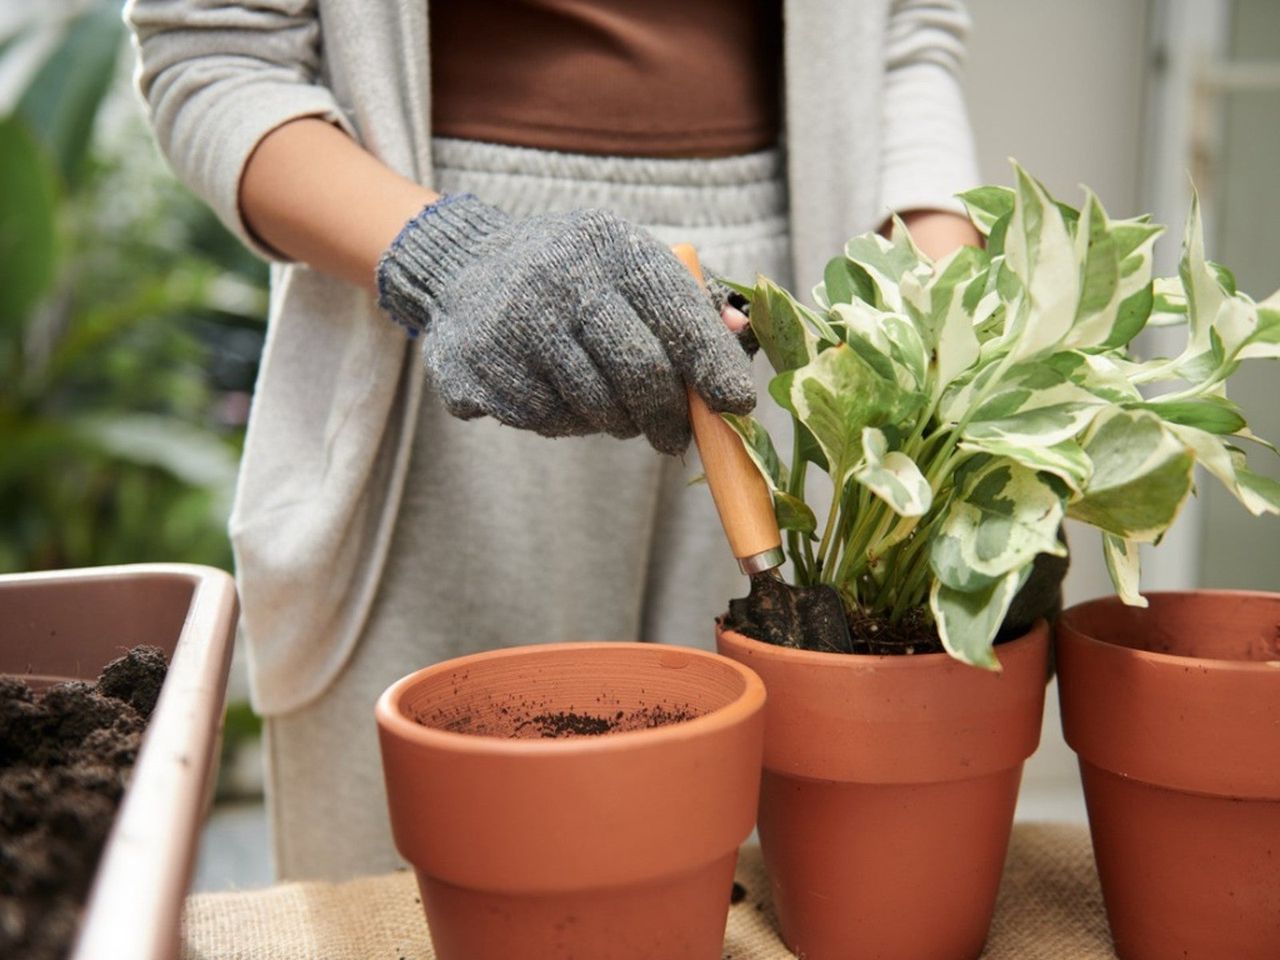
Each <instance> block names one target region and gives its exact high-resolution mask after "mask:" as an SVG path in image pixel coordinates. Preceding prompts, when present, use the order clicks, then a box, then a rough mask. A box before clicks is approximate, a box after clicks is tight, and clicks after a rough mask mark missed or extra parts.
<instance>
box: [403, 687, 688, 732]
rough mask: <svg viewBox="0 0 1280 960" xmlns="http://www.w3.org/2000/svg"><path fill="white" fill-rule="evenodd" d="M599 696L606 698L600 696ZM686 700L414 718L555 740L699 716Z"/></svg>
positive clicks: (471, 729)
mask: <svg viewBox="0 0 1280 960" xmlns="http://www.w3.org/2000/svg"><path fill="white" fill-rule="evenodd" d="M600 699H601V700H604V699H606V698H604V697H601V698H600ZM700 715H701V714H699V713H698V711H697V710H695V709H693V708H692V707H691V706H689V705H688V704H682V705H679V706H665V705H663V704H654V705H652V706H648V707H635V708H633V709H629V710H627V709H616V710H613V711H612V712H604V713H586V712H579V711H575V710H574V709H573V708H570V709H568V710H550V709H547V708H546V707H545V705H539V706H530V705H528V704H525V705H514V704H513V705H512V706H510V707H505V706H504V707H499V708H498V709H497V710H496V711H484V712H481V711H476V712H472V711H464V712H462V713H460V714H458V713H455V712H453V709H449V708H446V709H444V710H437V711H435V712H422V713H419V714H418V715H417V716H416V717H415V718H414V719H415V720H417V722H418V723H420V724H422V725H423V726H425V727H436V728H438V729H441V730H448V731H450V732H451V733H466V734H470V735H471V736H478V737H502V738H503V739H508V740H536V739H544V740H559V739H564V738H567V737H598V736H603V735H605V734H609V733H626V732H628V731H631V730H651V729H653V728H655V727H665V726H668V725H669V724H673V723H683V722H684V721H686V720H693V719H695V718H696V717H698V716H700Z"/></svg>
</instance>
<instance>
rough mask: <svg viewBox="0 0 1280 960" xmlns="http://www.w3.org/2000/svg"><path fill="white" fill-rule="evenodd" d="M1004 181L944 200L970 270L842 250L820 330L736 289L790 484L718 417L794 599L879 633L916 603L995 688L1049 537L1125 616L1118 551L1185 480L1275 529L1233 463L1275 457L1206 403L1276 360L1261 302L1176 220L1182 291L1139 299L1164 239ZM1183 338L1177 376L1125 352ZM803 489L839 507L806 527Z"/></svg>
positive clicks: (899, 245) (1173, 503)
mask: <svg viewBox="0 0 1280 960" xmlns="http://www.w3.org/2000/svg"><path fill="white" fill-rule="evenodd" d="M1014 171H1015V185H1014V187H1013V188H1007V187H996V186H993V187H982V188H980V189H977V190H973V191H971V192H969V193H967V194H964V195H963V196H962V199H963V201H964V203H965V205H966V207H967V208H968V211H969V215H970V218H971V219H972V220H973V222H974V224H975V225H976V226H977V227H978V229H979V230H980V231H981V232H982V233H983V234H984V235H985V236H986V238H987V240H986V248H985V249H981V250H980V249H976V248H972V247H965V248H962V249H960V250H958V251H956V252H955V253H953V254H951V255H950V256H948V257H946V258H945V259H943V260H940V261H937V262H934V261H932V260H930V259H929V258H928V257H926V256H925V255H924V254H922V253H921V252H920V251H919V250H918V249H917V248H916V247H915V246H914V245H913V244H912V243H911V240H910V238H909V236H908V235H907V232H906V230H905V229H902V227H901V225H899V227H898V229H897V230H896V231H895V239H894V240H893V241H892V242H890V241H888V240H886V239H884V238H882V237H880V236H878V235H875V234H867V235H864V236H860V237H856V238H854V239H853V240H850V241H849V243H848V244H847V246H846V247H845V252H844V256H841V257H837V258H835V259H834V260H832V261H831V263H830V264H829V265H828V266H827V269H826V272H825V276H824V280H823V282H822V283H821V284H819V285H818V286H817V288H816V289H815V290H814V298H815V300H816V302H817V303H818V304H819V305H820V307H821V309H816V310H815V309H811V308H809V307H807V306H805V305H804V304H802V303H800V302H799V301H798V300H797V299H796V298H795V297H793V296H792V295H790V294H789V293H788V292H787V291H785V290H783V289H782V288H781V287H779V286H778V285H777V284H775V283H772V282H771V281H769V280H767V279H764V278H761V279H760V280H759V281H758V282H757V284H756V285H755V287H754V288H740V290H741V292H742V293H743V294H745V295H747V296H749V297H750V300H751V326H752V329H753V330H754V332H755V335H756V337H757V338H758V340H759V342H760V345H761V348H762V349H763V351H764V353H765V354H766V355H767V356H768V359H769V362H770V363H771V364H772V366H773V368H774V370H775V371H776V376H775V377H774V379H773V380H772V382H771V383H770V385H769V393H770V394H771V395H772V397H773V398H774V400H776V401H777V403H779V404H780V405H781V406H782V407H783V408H785V409H786V410H787V411H789V412H790V414H791V416H792V419H793V422H794V424H795V440H794V444H793V450H792V455H791V463H790V465H788V464H786V463H784V462H783V461H782V459H781V458H780V457H779V455H778V453H777V451H776V449H775V447H774V444H773V443H772V441H771V440H770V438H769V436H768V434H767V433H766V431H765V430H764V428H763V427H762V426H761V424H760V423H759V421H757V420H755V419H754V418H751V417H739V416H733V415H726V416H725V419H726V420H727V421H728V422H729V423H730V424H731V425H732V426H733V427H734V429H735V430H736V431H737V432H738V434H739V435H740V436H741V437H742V439H743V441H744V443H745V444H746V446H747V449H748V450H749V451H750V452H751V455H752V458H753V460H754V461H755V463H756V465H757V466H758V467H759V469H760V471H761V473H762V474H763V475H764V476H765V478H766V480H767V481H768V483H769V485H770V488H771V489H772V491H773V496H774V503H775V507H776V511H777V515H778V521H779V524H780V526H781V527H782V528H783V530H784V531H786V535H787V548H788V551H787V552H788V554H789V557H790V559H791V560H792V561H793V564H794V569H795V577H796V580H797V582H799V583H800V584H802V585H808V584H813V583H827V584H831V585H833V586H834V587H836V588H837V589H838V590H839V591H840V593H841V595H842V596H843V598H844V601H845V603H846V605H847V606H849V607H850V608H851V609H854V608H857V609H860V610H861V611H862V612H864V613H868V614H871V615H882V616H885V617H888V618H890V619H894V620H896V619H898V618H900V617H901V616H903V615H904V614H905V613H906V612H907V611H909V610H911V609H913V608H917V607H923V606H924V605H925V604H928V606H929V608H930V609H931V611H932V614H933V618H934V620H935V623H936V625H937V630H938V634H939V636H940V638H941V640H942V643H943V644H944V646H945V648H946V649H947V650H948V651H949V652H950V653H951V654H952V656H954V657H956V658H958V659H960V660H963V661H965V662H967V663H970V664H974V665H976V666H980V667H987V668H991V669H998V667H999V664H998V661H997V660H996V658H995V656H994V654H993V651H992V643H993V640H994V638H995V636H996V634H997V632H998V630H999V627H1000V625H1001V622H1002V621H1003V619H1004V617H1005V614H1006V612H1007V611H1008V608H1009V604H1010V602H1011V601H1012V599H1013V597H1014V595H1015V594H1016V593H1017V591H1018V590H1019V588H1020V587H1021V586H1022V584H1023V583H1024V582H1025V581H1026V579H1027V577H1028V575H1029V573H1030V570H1031V564H1032V561H1033V559H1034V558H1035V557H1036V555H1037V554H1040V553H1050V554H1058V555H1061V554H1063V553H1064V552H1065V549H1066V548H1065V547H1064V546H1063V544H1062V543H1060V542H1059V540H1058V539H1057V536H1056V533H1057V530H1058V527H1059V524H1060V523H1061V522H1062V520H1063V518H1064V517H1073V518H1076V519H1078V520H1082V521H1084V522H1086V523H1089V524H1091V525H1093V526H1095V527H1097V528H1099V529H1100V530H1101V531H1102V535H1103V536H1102V540H1103V548H1104V552H1105V560H1106V565H1107V569H1108V570H1109V572H1110V574H1111V579H1112V581H1113V583H1114V584H1115V587H1116V590H1117V591H1118V593H1119V595H1120V596H1121V598H1122V599H1123V600H1124V601H1125V602H1126V603H1130V604H1136V605H1144V604H1145V601H1144V600H1143V599H1142V597H1141V595H1140V594H1139V592H1138V564H1139V554H1138V544H1140V543H1146V542H1154V541H1157V540H1159V538H1160V537H1161V536H1162V535H1163V533H1164V532H1165V531H1166V530H1167V529H1168V527H1169V525H1170V524H1171V523H1172V522H1173V520H1174V518H1175V517H1176V516H1177V514H1178V511H1179V510H1180V508H1181V507H1182V505H1183V503H1184V502H1185V501H1186V499H1187V497H1188V495H1189V494H1190V493H1191V492H1192V489H1193V468H1194V467H1195V465H1196V464H1197V463H1199V464H1200V465H1201V466H1203V467H1204V468H1205V469H1206V470H1207V471H1208V472H1209V473H1210V474H1212V475H1213V476H1214V477H1216V478H1217V479H1218V480H1219V481H1221V482H1222V483H1223V484H1225V485H1226V487H1227V489H1229V490H1230V491H1231V492H1232V493H1233V494H1234V495H1235V496H1236V497H1237V498H1238V499H1239V500H1240V502H1241V503H1242V504H1244V506H1245V507H1246V508H1247V509H1248V510H1250V511H1251V512H1252V513H1254V514H1262V513H1267V512H1269V513H1277V512H1280V484H1278V483H1276V482H1275V481H1274V480H1271V479H1269V478H1267V477H1264V476H1262V475H1260V474H1258V473H1255V472H1252V471H1250V470H1249V469H1248V467H1247V466H1246V458H1245V452H1244V450H1243V449H1242V444H1243V443H1245V442H1252V443H1256V444H1261V445H1262V446H1264V447H1269V448H1270V449H1271V450H1272V451H1273V452H1274V451H1275V448H1274V447H1272V446H1271V445H1270V444H1268V443H1266V441H1263V440H1261V439H1260V438H1258V437H1256V436H1255V435H1253V434H1252V433H1251V432H1250V431H1249V429H1248V427H1247V426H1246V423H1245V419H1244V417H1243V416H1242V415H1241V411H1240V409H1239V407H1238V406H1237V405H1236V404H1234V403H1232V402H1231V401H1230V400H1229V399H1228V398H1227V395H1226V390H1225V386H1226V382H1227V380H1228V378H1229V377H1230V376H1231V374H1232V373H1233V372H1234V371H1235V370H1236V368H1237V367H1238V366H1239V364H1240V362H1241V361H1242V360H1245V359H1249V358H1255V357H1270V358H1277V357H1280V293H1277V294H1274V295H1272V296H1271V297H1270V298H1268V299H1267V300H1265V301H1262V302H1261V303H1257V302H1255V301H1253V300H1252V299H1250V298H1249V297H1248V296H1246V295H1245V294H1243V293H1241V292H1239V291H1238V290H1236V286H1235V281H1234V278H1233V277H1232V275H1231V273H1230V272H1229V271H1228V270H1226V269H1225V268H1224V267H1222V266H1220V265H1218V264H1215V263H1212V262H1210V261H1209V260H1207V259H1206V258H1205V253H1204V240H1203V236H1202V230H1201V224H1200V216H1199V209H1198V205H1197V203H1196V202H1194V201H1193V203H1192V207H1191V213H1190V218H1189V220H1188V224H1187V232H1186V240H1185V246H1184V253H1183V258H1182V262H1181V266H1180V269H1179V276H1178V277H1175V278H1167V279H1165V278H1162V279H1155V280H1154V281H1153V279H1152V248H1153V245H1154V243H1155V240H1156V237H1157V236H1158V235H1159V234H1160V233H1161V232H1162V230H1163V228H1162V227H1160V226H1157V225H1154V224H1151V223H1150V222H1148V218H1146V217H1138V218H1135V219H1130V220H1113V219H1111V218H1110V217H1108V216H1107V214H1106V213H1105V211H1104V210H1103V208H1102V205H1101V204H1100V203H1099V202H1098V199H1097V197H1095V196H1094V195H1093V194H1092V193H1091V192H1087V191H1086V195H1085V201H1084V205H1083V206H1082V208H1081V209H1080V210H1078V211H1077V210H1075V209H1073V208H1071V207H1069V206H1067V205H1065V204H1062V203H1060V202H1058V201H1056V200H1054V199H1053V198H1052V197H1050V196H1049V194H1048V193H1047V192H1046V190H1045V189H1044V187H1043V186H1042V185H1041V184H1039V183H1038V182H1037V181H1035V180H1034V179H1032V178H1031V177H1030V176H1028V175H1027V174H1026V172H1025V171H1023V170H1022V169H1021V168H1020V167H1018V166H1017V165H1016V164H1015V165H1014ZM1183 323H1185V324H1186V325H1187V328H1188V337H1187V344H1186V348H1185V349H1184V350H1183V351H1182V352H1181V353H1180V354H1179V355H1178V356H1176V357H1173V358H1171V359H1156V360H1148V361H1141V360H1138V359H1136V358H1135V357H1133V356H1132V355H1131V354H1130V353H1129V344H1130V342H1131V341H1132V340H1133V339H1134V337H1135V336H1136V335H1137V334H1138V333H1139V332H1140V331H1141V330H1142V329H1143V328H1144V327H1145V326H1147V325H1151V324H1155V325H1167V324H1183ZM1166 382H1172V383H1173V384H1174V386H1173V388H1172V389H1171V390H1169V389H1167V388H1166V390H1167V392H1161V393H1155V392H1153V391H1152V390H1150V389H1148V388H1150V387H1151V386H1152V385H1157V384H1165V383H1166ZM1144 391H1145V392H1144ZM811 467H812V468H815V469H820V470H823V471H825V472H826V473H827V474H828V475H829V476H830V478H831V480H832V482H833V484H834V490H835V491H836V493H835V496H834V497H833V498H832V501H831V504H830V507H829V509H828V510H827V512H826V517H825V520H824V521H823V522H822V523H819V522H818V519H817V517H816V515H815V512H814V510H813V509H812V508H811V507H810V505H809V504H807V503H806V502H805V500H804V490H805V476H806V471H808V470H809V469H810V468H811Z"/></svg>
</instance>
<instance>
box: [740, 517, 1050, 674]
mask: <svg viewBox="0 0 1280 960" xmlns="http://www.w3.org/2000/svg"><path fill="white" fill-rule="evenodd" d="M1058 538H1059V539H1060V540H1061V541H1062V542H1063V543H1066V537H1065V535H1064V534H1063V533H1062V532H1061V531H1059V533H1058ZM1067 565H1068V561H1067V558H1066V557H1055V556H1053V555H1051V554H1047V553H1042V554H1040V555H1039V556H1037V557H1036V559H1035V562H1034V564H1033V566H1032V568H1031V576H1030V577H1029V578H1028V579H1027V582H1026V583H1025V584H1024V585H1023V587H1022V589H1021V590H1019V591H1018V593H1017V595H1016V596H1015V597H1014V598H1013V603H1012V604H1011V605H1010V607H1009V612H1008V614H1007V615H1006V616H1005V620H1004V624H1003V625H1002V626H1001V628H1000V632H999V633H998V634H997V635H996V639H995V643H996V644H997V645H998V644H1001V643H1006V642H1008V641H1010V640H1016V639H1017V638H1018V637H1020V636H1022V635H1023V634H1024V633H1026V632H1027V631H1028V630H1030V629H1031V627H1032V625H1034V624H1035V622H1036V621H1037V620H1038V619H1039V618H1040V617H1047V618H1048V619H1050V620H1054V619H1056V618H1057V616H1058V614H1060V613H1061V612H1062V580H1063V578H1064V577H1065V576H1066V574H1067ZM766 601H767V598H766ZM845 617H846V620H847V621H848V624H849V639H850V641H851V646H850V647H849V648H848V649H843V650H833V649H832V648H831V647H830V646H828V645H826V644H825V642H824V641H825V639H826V637H828V636H830V635H832V634H833V631H830V630H822V631H816V632H815V633H813V634H809V633H805V632H799V633H797V631H795V630H794V629H791V628H790V627H791V625H790V623H789V622H781V620H782V618H780V616H779V614H778V613H777V611H776V609H775V607H774V605H772V604H770V603H768V602H762V601H761V598H760V596H759V595H758V593H757V591H755V590H753V591H752V592H751V594H749V595H748V596H746V597H741V598H739V599H736V600H730V601H729V612H728V613H727V614H726V615H725V616H724V617H723V618H722V619H721V624H722V626H724V627H726V628H728V629H730V630H734V631H736V632H738V633H741V634H742V635H743V636H747V637H750V638H751V639H753V640H759V641H761V642H763V643H772V644H774V645H776V646H783V647H794V648H797V649H800V650H813V651H815V652H819V653H856V654H877V655H879V654H903V655H907V654H917V653H943V652H944V650H945V648H944V647H943V645H942V640H941V639H940V638H939V637H938V630H937V627H936V626H935V624H934V621H933V614H932V612H931V611H930V610H929V608H928V607H917V608H915V609H913V610H908V611H907V612H906V613H905V614H904V615H903V616H902V617H901V618H900V619H899V620H898V622H897V623H893V622H891V621H890V620H889V618H888V617H882V616H876V615H874V614H871V613H869V612H867V611H865V610H850V609H849V607H848V606H847V605H846V607H845Z"/></svg>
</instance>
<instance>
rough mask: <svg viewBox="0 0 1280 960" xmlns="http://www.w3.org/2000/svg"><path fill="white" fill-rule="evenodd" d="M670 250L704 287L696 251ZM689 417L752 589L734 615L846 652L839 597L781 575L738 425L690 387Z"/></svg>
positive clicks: (765, 630) (751, 625)
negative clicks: (713, 407) (727, 421)
mask: <svg viewBox="0 0 1280 960" xmlns="http://www.w3.org/2000/svg"><path fill="white" fill-rule="evenodd" d="M671 249H672V252H673V253H674V254H675V255H676V256H677V257H678V258H679V259H680V261H681V262H682V263H683V264H684V265H685V266H686V267H687V268H688V269H689V272H690V273H692V274H693V276H694V279H696V280H697V281H698V283H699V284H704V285H705V280H704V279H703V276H702V267H701V265H700V264H699V263H698V255H697V252H696V251H695V250H694V249H693V247H691V246H689V245H688V244H677V245H676V246H674V247H672V248H671ZM689 421H690V423H691V424H692V426H693V436H694V440H695V441H696V442H697V444H698V453H699V454H700V455H701V457H702V466H703V470H704V471H705V473H706V477H707V484H708V486H710V488H711V496H712V497H713V498H714V499H715V503H716V510H717V512H718V513H719V514H720V524H721V526H723V527H724V532H725V536H726V537H727V538H728V540H729V546H730V548H731V549H732V550H733V555H734V556H735V557H736V558H737V560H738V567H739V569H741V570H742V572H743V573H744V574H746V575H747V576H749V577H750V578H751V592H750V593H749V594H748V595H747V596H746V597H743V598H741V599H737V600H731V601H730V602H729V615H730V619H731V620H732V621H733V622H734V623H735V625H737V626H739V627H743V628H746V630H747V632H748V633H749V634H750V635H751V636H753V637H755V638H756V639H759V640H764V641H766V642H769V643H774V644H780V645H782V646H787V647H801V648H806V649H810V650H830V651H836V652H844V653H847V652H849V651H850V650H851V648H852V640H851V639H850V637H849V624H848V621H847V620H846V619H845V613H844V604H843V603H842V602H841V600H840V595H839V594H838V593H837V592H836V591H835V590H834V589H833V588H832V587H830V586H827V585H825V584H821V585H817V586H811V587H797V586H793V585H791V584H789V583H787V582H785V581H784V580H783V579H782V575H781V573H780V572H779V567H781V566H782V563H783V561H784V560H785V559H786V557H785V555H784V554H783V552H782V535H781V533H780V532H779V530H778V521H777V518H776V516H775V515H774V512H773V494H772V493H771V492H770V490H769V487H768V484H766V483H765V479H764V477H763V476H761V474H760V471H759V470H757V469H756V466H755V464H754V463H753V462H752V460H751V456H750V454H748V453H747V450H746V448H745V447H744V446H743V444H742V441H741V440H740V439H739V437H738V435H737V434H736V433H735V432H734V430H733V428H732V427H730V426H729V425H728V424H727V423H725V422H724V420H723V419H721V417H720V415H719V414H717V413H714V412H713V411H712V410H711V408H710V407H708V406H707V404H706V401H705V400H703V399H702V397H701V396H700V395H699V394H697V393H695V392H694V391H693V390H692V389H690V390H689Z"/></svg>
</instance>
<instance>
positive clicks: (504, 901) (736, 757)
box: [377, 643, 765, 960]
mask: <svg viewBox="0 0 1280 960" xmlns="http://www.w3.org/2000/svg"><path fill="white" fill-rule="evenodd" d="M764 696H765V695H764V686H763V685H762V684H761V682H760V679H759V677H757V676H756V675H755V674H754V673H752V672H751V671H750V670H748V669H746V668H744V667H742V666H740V665H738V664H736V663H734V662H733V661H731V660H728V659H725V658H723V657H719V656H717V655H715V654H712V653H706V652H702V651H698V650H687V649H682V648H673V647H663V646H658V645H653V644H637V643H570V644H553V645H547V646H533V647H516V648H511V649H506V650H499V651H492V652H489V653H481V654H476V655H473V656H467V657H461V658H458V659H455V660H450V661H446V662H444V663H441V664H438V665H436V666H433V667H429V668H427V669H425V670H421V671H419V672H417V673H414V674H411V675H409V676H407V677H405V678H403V679H401V680H399V681H398V682H396V683H395V684H393V685H392V686H391V687H390V688H389V689H388V690H387V691H386V693H384V694H383V696H382V697H381V699H380V700H379V702H378V706H377V721H378V729H379V736H380V741H381V746H382V756H383V769H384V772H385V776H386V782H387V795H388V802H389V805H390V813H391V825H392V830H393V833H394V835H395V840H396V846H397V848H398V849H399V851H400V853H401V855H403V856H404V858H405V859H406V860H408V861H409V862H410V864H412V866H413V867H414V869H415V871H416V873H417V877H418V884H419V888H420V890H421V892H422V903H423V908H424V909H425V911H426V916H427V924H428V927H429V928H430V931H431V939H432V942H433V944H434V948H435V951H436V956H438V957H440V960H509V958H512V957H521V958H526V960H553V958H555V960H568V958H571V957H573V958H587V957H598V958H603V957H610V958H618V960H629V958H633V960H640V958H654V960H659V958H661V960H717V958H719V957H720V950H721V946H722V943H723V938H724V928H725V921H726V917H727V913H728V908H729V896H730V891H731V887H732V882H733V869H734V864H735V862H736V857H737V850H738V846H739V845H740V844H741V843H742V841H743V840H745V839H746V837H747V836H748V835H749V834H750V833H751V828H752V824H753V822H754V819H755V802H756V795H757V792H758V788H759V780H760V756H761V749H762V737H763V723H764V715H763V708H764Z"/></svg>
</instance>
